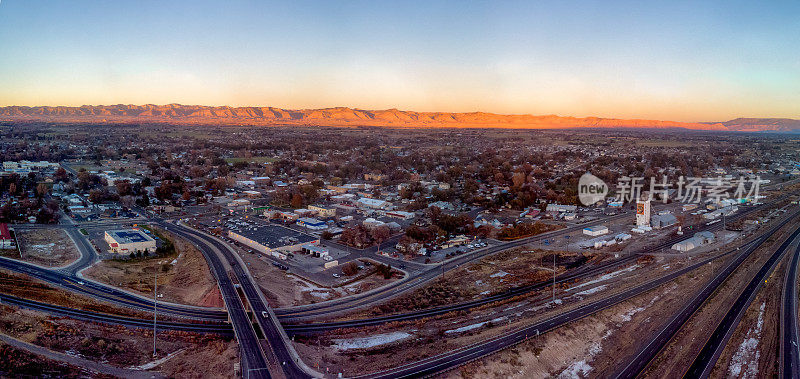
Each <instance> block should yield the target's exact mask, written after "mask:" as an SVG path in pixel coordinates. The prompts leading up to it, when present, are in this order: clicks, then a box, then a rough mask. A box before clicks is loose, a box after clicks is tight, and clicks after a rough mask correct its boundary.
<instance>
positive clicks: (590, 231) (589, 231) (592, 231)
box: [583, 225, 608, 237]
mask: <svg viewBox="0 0 800 379" xmlns="http://www.w3.org/2000/svg"><path fill="white" fill-rule="evenodd" d="M583 234H586V235H588V236H592V237H597V236H602V235H604V234H608V228H607V227H606V226H604V225H595V226H589V227H586V228H583Z"/></svg>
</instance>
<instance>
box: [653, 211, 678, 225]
mask: <svg viewBox="0 0 800 379" xmlns="http://www.w3.org/2000/svg"><path fill="white" fill-rule="evenodd" d="M677 223H678V219H677V218H676V217H675V215H673V214H671V213H667V214H657V215H655V216H653V217H650V226H652V227H653V228H656V229H663V228H666V227H670V226H672V225H675V224H677Z"/></svg>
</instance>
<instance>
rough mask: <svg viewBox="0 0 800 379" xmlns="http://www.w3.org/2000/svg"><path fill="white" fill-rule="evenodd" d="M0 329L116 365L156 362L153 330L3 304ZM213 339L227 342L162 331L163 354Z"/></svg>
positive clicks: (160, 351)
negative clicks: (84, 319) (86, 320)
mask: <svg viewBox="0 0 800 379" xmlns="http://www.w3.org/2000/svg"><path fill="white" fill-rule="evenodd" d="M0 331H2V333H5V334H7V335H10V336H12V337H14V338H17V339H20V340H22V341H25V342H29V343H32V344H35V345H38V346H42V347H45V348H48V349H50V350H53V351H57V352H62V353H66V354H70V355H74V356H79V357H82V358H85V359H89V360H93V361H96V362H103V363H106V364H109V365H112V366H116V367H131V366H139V365H142V364H146V363H148V362H150V361H152V359H153V356H152V353H153V334H152V330H147V329H137V328H131V329H128V328H125V327H122V326H115V325H106V324H99V323H92V322H82V321H77V320H73V319H69V318H55V317H50V316H47V315H45V314H43V313H40V312H36V311H30V310H25V309H19V308H16V307H10V306H1V307H0ZM212 341H226V343H227V342H228V341H230V340H227V339H224V338H223V337H220V336H217V335H203V334H197V333H188V332H176V331H160V332H159V333H158V335H157V343H156V346H157V351H158V354H159V356H161V357H163V356H166V355H167V354H170V353H173V352H176V351H179V350H181V349H188V350H193V349H195V348H196V347H197V346H205V345H207V344H209V343H210V342H212Z"/></svg>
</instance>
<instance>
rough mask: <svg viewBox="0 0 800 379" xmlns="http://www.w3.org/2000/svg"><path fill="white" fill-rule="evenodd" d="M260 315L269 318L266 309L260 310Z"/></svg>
mask: <svg viewBox="0 0 800 379" xmlns="http://www.w3.org/2000/svg"><path fill="white" fill-rule="evenodd" d="M261 317H263V318H269V313H267V311H261Z"/></svg>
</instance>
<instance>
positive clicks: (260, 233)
mask: <svg viewBox="0 0 800 379" xmlns="http://www.w3.org/2000/svg"><path fill="white" fill-rule="evenodd" d="M230 231H231V232H232V233H236V234H238V235H240V236H242V237H246V238H248V239H251V240H253V241H256V242H258V243H259V244H262V245H264V246H266V247H268V248H270V249H277V248H279V247H283V246H290V245H297V244H301V243H308V242H312V241H316V240H318V238H316V237H312V236H310V235H308V234H304V233H300V232H298V231H294V230H292V229H289V228H286V227H283V226H280V225H255V226H249V227H240V228H237V229H230Z"/></svg>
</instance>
